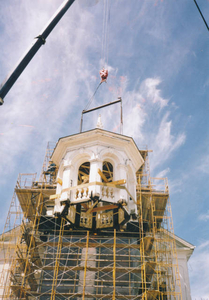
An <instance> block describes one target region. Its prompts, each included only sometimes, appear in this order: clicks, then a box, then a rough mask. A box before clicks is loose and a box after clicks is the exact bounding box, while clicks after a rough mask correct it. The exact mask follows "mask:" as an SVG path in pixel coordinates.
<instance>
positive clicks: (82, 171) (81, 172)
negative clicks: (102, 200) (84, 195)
mask: <svg viewBox="0 0 209 300" xmlns="http://www.w3.org/2000/svg"><path fill="white" fill-rule="evenodd" d="M89 173H90V162H85V163H83V164H82V165H80V167H79V169H78V184H82V183H89Z"/></svg>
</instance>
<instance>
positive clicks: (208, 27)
mask: <svg viewBox="0 0 209 300" xmlns="http://www.w3.org/2000/svg"><path fill="white" fill-rule="evenodd" d="M194 3H195V4H196V6H197V9H198V11H199V13H200V15H201V17H202V19H203V21H204V23H205V26H206V27H207V30H208V31H209V26H208V24H207V22H206V20H205V18H204V16H203V14H202V12H201V10H200V8H199V6H198V4H197V2H196V0H194Z"/></svg>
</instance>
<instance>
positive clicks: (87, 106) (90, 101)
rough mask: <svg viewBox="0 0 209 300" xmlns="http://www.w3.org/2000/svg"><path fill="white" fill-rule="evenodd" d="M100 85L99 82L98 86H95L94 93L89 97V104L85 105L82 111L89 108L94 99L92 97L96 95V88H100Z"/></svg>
mask: <svg viewBox="0 0 209 300" xmlns="http://www.w3.org/2000/svg"><path fill="white" fill-rule="evenodd" d="M101 84H102V82H100V83H99V85H98V86H97V88H96V90H95V92H94V93H93V95H92V96H91V98H90V100H89V102H88V103H87V105H86V107H85V109H84V110H87V109H88V108H89V106H90V104H91V103H92V101H93V99H94V96H95V95H96V92H97V90H98V88H99V87H100V85H101Z"/></svg>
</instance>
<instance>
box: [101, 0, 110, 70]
mask: <svg viewBox="0 0 209 300" xmlns="http://www.w3.org/2000/svg"><path fill="white" fill-rule="evenodd" d="M109 19H110V6H109V0H104V9H103V28H102V54H101V60H102V67H103V68H105V67H107V65H108V48H109Z"/></svg>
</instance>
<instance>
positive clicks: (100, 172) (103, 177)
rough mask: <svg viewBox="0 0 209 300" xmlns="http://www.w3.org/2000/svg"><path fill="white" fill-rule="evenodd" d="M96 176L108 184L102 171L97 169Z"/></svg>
mask: <svg viewBox="0 0 209 300" xmlns="http://www.w3.org/2000/svg"><path fill="white" fill-rule="evenodd" d="M98 174H99V175H100V176H101V178H102V179H103V180H104V182H106V183H108V180H107V178H106V176H105V175H104V174H103V173H102V171H101V170H100V169H98Z"/></svg>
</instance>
